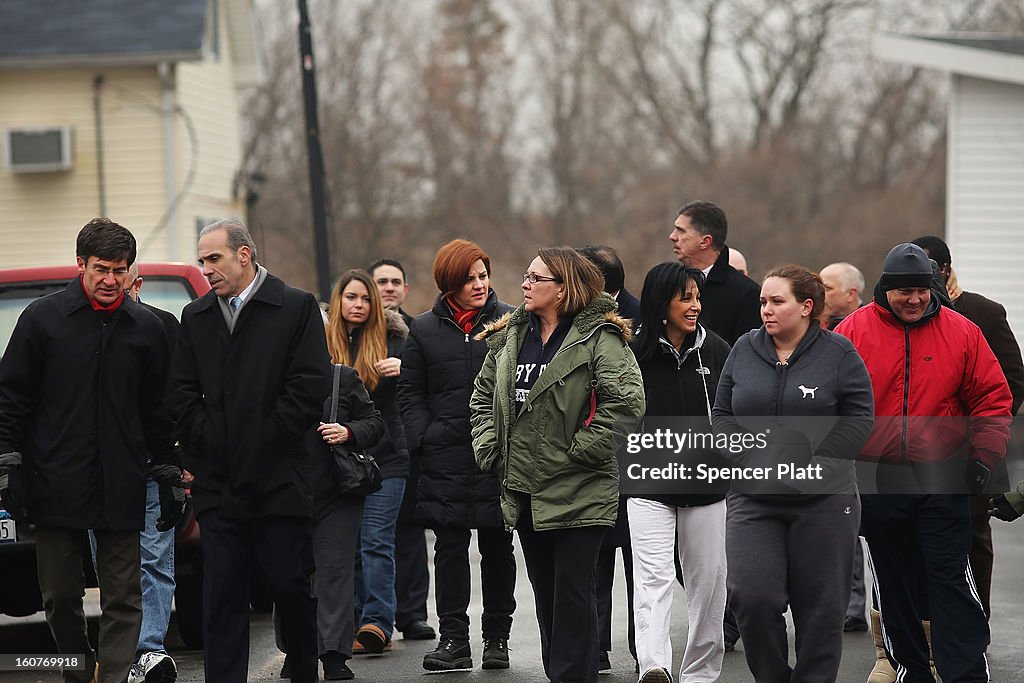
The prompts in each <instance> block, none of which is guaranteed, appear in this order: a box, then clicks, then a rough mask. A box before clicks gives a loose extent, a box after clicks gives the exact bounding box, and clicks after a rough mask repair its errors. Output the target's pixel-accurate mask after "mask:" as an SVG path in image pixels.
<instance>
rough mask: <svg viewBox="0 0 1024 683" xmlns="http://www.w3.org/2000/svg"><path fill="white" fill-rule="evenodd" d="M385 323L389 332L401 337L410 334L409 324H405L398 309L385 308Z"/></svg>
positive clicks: (403, 337)
mask: <svg viewBox="0 0 1024 683" xmlns="http://www.w3.org/2000/svg"><path fill="white" fill-rule="evenodd" d="M384 323H385V324H386V325H387V330H388V334H393V335H395V336H396V337H401V338H402V339H405V338H406V337H408V336H409V326H408V325H406V324H405V320H403V319H402V316H401V314H400V313H399V312H398V311H392V310H391V309H390V308H385V309H384Z"/></svg>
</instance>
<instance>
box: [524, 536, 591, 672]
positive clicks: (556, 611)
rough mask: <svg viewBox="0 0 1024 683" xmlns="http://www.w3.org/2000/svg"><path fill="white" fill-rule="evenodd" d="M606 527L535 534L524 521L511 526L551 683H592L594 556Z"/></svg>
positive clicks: (545, 668)
mask: <svg viewBox="0 0 1024 683" xmlns="http://www.w3.org/2000/svg"><path fill="white" fill-rule="evenodd" d="M607 529H608V527H604V526H581V527H570V528H566V529H554V530H550V531H534V530H533V524H532V520H529V519H526V520H522V519H521V520H520V523H519V525H518V526H517V527H516V531H518V532H519V542H520V543H521V544H522V546H523V558H524V559H525V560H526V571H527V573H528V574H529V575H530V583H531V584H533V597H534V601H535V603H536V607H537V622H538V625H539V626H540V651H541V658H542V659H543V662H544V672H545V673H546V674H547V676H548V679H549V680H550V681H551V683H575V682H585V683H594V681H596V680H597V649H598V642H599V640H600V633H599V632H598V627H597V555H598V552H599V551H600V550H601V540H602V539H603V538H604V534H605V531H606V530H607Z"/></svg>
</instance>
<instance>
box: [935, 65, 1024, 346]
mask: <svg viewBox="0 0 1024 683" xmlns="http://www.w3.org/2000/svg"><path fill="white" fill-rule="evenodd" d="M952 79H953V81H952V83H953V88H952V96H951V100H950V112H949V148H948V150H949V162H948V163H949V168H948V174H947V175H948V187H947V220H948V225H947V238H948V239H947V241H948V242H949V247H950V251H951V252H952V255H953V268H954V270H955V271H956V273H957V278H958V280H959V282H960V286H961V287H963V288H964V289H965V290H967V291H971V292H977V293H979V294H982V295H984V296H987V297H989V298H990V299H993V300H995V301H998V302H999V303H1001V304H1003V305H1004V306H1005V307H1006V312H1007V316H1008V318H1009V321H1010V327H1011V329H1013V332H1014V335H1015V336H1016V337H1017V340H1018V342H1024V289H1022V288H1021V287H1020V286H1019V285H1020V283H1021V269H1022V267H1024V86H1022V85H1018V84H1013V83H1001V82H996V81H990V80H984V79H980V78H972V77H967V76H960V75H955V74H954V75H953V76H952Z"/></svg>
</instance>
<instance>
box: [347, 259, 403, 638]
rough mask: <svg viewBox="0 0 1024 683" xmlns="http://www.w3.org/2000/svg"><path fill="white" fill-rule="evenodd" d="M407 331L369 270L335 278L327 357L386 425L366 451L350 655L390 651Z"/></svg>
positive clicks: (400, 317) (400, 492)
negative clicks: (375, 472) (375, 481)
mask: <svg viewBox="0 0 1024 683" xmlns="http://www.w3.org/2000/svg"><path fill="white" fill-rule="evenodd" d="M408 332H409V328H408V327H406V325H405V321H403V320H402V316H400V315H399V314H398V313H396V312H395V311H389V310H385V308H384V306H383V304H382V302H381V299H380V292H379V290H378V289H377V285H376V283H375V282H374V281H373V278H371V277H370V274H369V273H367V272H366V271H364V270H349V271H346V272H345V273H343V274H342V275H341V277H340V278H338V282H337V284H336V285H335V286H334V291H333V292H332V294H331V303H330V306H329V307H328V310H327V350H328V351H329V352H330V354H331V361H332V362H334V363H337V364H341V365H348V366H350V367H353V368H355V369H356V371H357V372H358V373H359V376H360V377H361V378H362V380H363V384H365V385H366V389H367V390H368V391H369V392H370V398H371V399H373V403H374V405H375V406H376V407H377V409H378V410H380V413H381V416H382V417H383V418H384V425H385V430H384V437H383V438H382V439H381V440H380V442H379V443H377V444H376V445H375V446H373V447H372V448H370V449H368V451H369V454H370V455H372V456H373V458H374V459H375V460H376V461H377V464H378V465H380V469H381V474H382V475H383V478H384V481H383V485H382V486H381V488H380V490H379V491H376V492H375V493H371V494H370V495H369V496H367V497H366V502H365V505H364V506H363V514H362V522H361V524H360V525H359V557H358V560H359V561H358V562H357V567H360V568H361V571H359V572H357V575H356V584H355V588H356V606H355V608H356V611H357V612H358V613H359V614H360V617H359V630H358V631H357V632H356V643H354V644H353V646H352V647H353V650H354V652H355V654H364V653H365V654H379V653H381V652H384V651H385V650H387V649H389V648H390V647H391V636H392V633H393V632H394V626H395V624H394V621H395V525H396V523H397V520H398V510H399V508H400V506H401V504H402V495H403V494H404V493H405V479H406V477H407V476H408V475H409V450H408V448H407V447H406V441H405V428H404V427H403V426H402V420H401V417H399V414H398V403H397V400H396V397H395V391H396V385H397V381H398V375H399V372H400V371H401V365H402V362H401V360H399V358H400V356H401V354H402V345H403V344H404V343H405V338H406V335H407V334H408ZM341 429H342V430H344V426H342V427H341Z"/></svg>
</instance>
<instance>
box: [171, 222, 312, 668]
mask: <svg viewBox="0 0 1024 683" xmlns="http://www.w3.org/2000/svg"><path fill="white" fill-rule="evenodd" d="M198 257H199V262H200V264H202V268H203V274H204V275H205V276H206V278H207V279H208V280H209V282H210V286H211V287H212V288H213V290H212V291H211V292H208V293H207V294H206V295H204V296H203V297H201V298H199V299H197V300H196V301H193V302H192V303H191V304H189V305H188V306H186V307H185V310H184V311H183V312H182V319H181V335H180V337H179V342H178V348H177V352H176V354H175V359H174V368H173V371H172V380H171V381H172V387H171V391H170V398H169V405H170V406H171V410H172V413H173V415H174V417H175V418H176V420H177V429H178V437H179V440H180V441H181V443H182V446H183V447H185V448H186V451H187V452H188V453H189V456H190V457H189V461H188V462H186V466H187V468H188V470H190V471H191V472H192V473H193V475H194V476H195V481H194V483H193V485H192V497H193V502H194V504H195V510H196V513H197V515H198V518H199V525H200V528H201V529H202V551H203V610H204V614H203V637H204V641H205V647H206V649H205V652H204V664H205V672H206V680H208V681H218V683H221V682H223V683H242V682H243V681H245V680H246V677H247V673H248V656H249V576H250V574H251V571H250V566H249V564H250V561H255V562H257V563H259V564H260V566H261V567H262V568H263V570H264V572H265V574H266V576H267V578H268V579H269V582H270V589H271V593H272V594H273V597H274V603H275V605H276V607H277V609H278V612H279V614H280V616H281V622H282V627H283V629H282V630H283V633H282V636H283V640H284V645H285V649H286V650H287V652H288V655H289V657H288V660H289V664H290V666H291V672H292V678H293V680H296V681H300V682H302V683H307V682H309V681H315V680H316V679H317V660H316V633H315V622H314V615H315V607H316V606H315V603H314V600H313V598H312V597H311V592H310V575H311V574H312V571H313V559H312V536H311V534H312V496H311V481H310V477H311V474H310V472H311V470H310V462H309V459H308V458H309V457H310V456H309V454H308V452H307V450H306V448H305V446H304V435H305V433H306V432H307V431H308V430H309V429H310V428H312V427H315V426H316V425H317V422H318V418H319V417H320V409H321V406H322V405H323V401H324V398H325V397H326V396H327V395H328V394H329V391H330V359H329V356H328V354H327V341H326V335H325V334H324V326H323V319H322V318H321V315H320V309H319V308H318V306H317V303H316V299H315V298H314V297H313V295H312V294H309V293H308V292H303V291H301V290H298V289H294V288H292V287H289V286H287V285H286V284H285V283H284V282H282V281H281V280H279V279H278V278H276V277H274V276H273V275H270V274H269V273H268V272H267V270H266V268H264V267H263V266H261V265H259V264H258V263H257V262H256V247H255V244H254V243H253V240H252V237H251V236H250V235H249V231H248V230H247V229H246V227H245V226H244V225H243V224H242V223H241V222H240V221H237V220H225V221H218V222H216V223H213V224H211V225H208V226H206V227H205V228H204V229H203V230H202V232H201V233H200V236H199V244H198Z"/></svg>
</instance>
